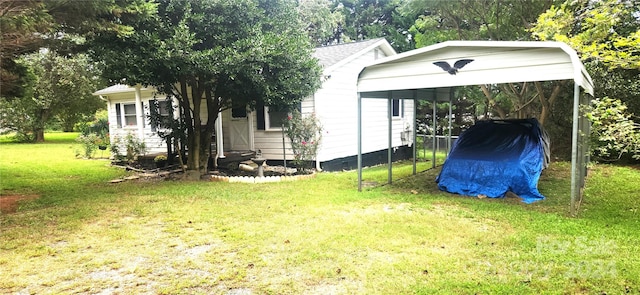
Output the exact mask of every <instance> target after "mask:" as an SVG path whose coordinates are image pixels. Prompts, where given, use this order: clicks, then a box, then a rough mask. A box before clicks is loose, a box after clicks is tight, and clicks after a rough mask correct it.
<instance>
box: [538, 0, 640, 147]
mask: <svg viewBox="0 0 640 295" xmlns="http://www.w3.org/2000/svg"><path fill="white" fill-rule="evenodd" d="M639 15H640V2H639V1H637V0H625V1H617V0H605V1H566V2H565V3H563V4H561V5H558V6H553V7H551V8H550V9H549V10H547V11H546V12H545V13H543V14H541V15H540V17H539V18H538V22H537V24H536V25H535V26H534V27H533V28H532V29H531V31H532V34H533V36H535V37H536V38H538V39H540V40H555V41H561V42H565V43H567V44H569V45H570V46H571V47H572V48H573V49H574V50H576V51H577V52H578V53H579V56H580V57H581V59H582V61H583V62H584V63H585V66H586V67H587V69H588V70H589V72H590V73H591V75H592V77H593V80H594V90H595V94H596V105H595V107H594V108H593V109H592V110H591V113H588V114H587V115H588V116H589V117H590V119H591V121H592V124H593V125H594V127H595V128H593V129H592V131H593V132H594V134H592V137H593V138H603V136H602V134H605V135H606V136H604V138H606V139H605V140H603V141H602V142H606V144H605V145H604V146H605V147H615V148H613V149H611V150H610V152H604V150H596V154H595V155H596V156H601V157H602V156H604V157H607V156H609V154H607V153H617V152H620V151H622V152H629V153H637V152H638V150H637V149H633V148H620V146H626V145H627V143H628V140H630V139H633V138H638V135H637V134H638V132H639V131H638V128H626V127H629V126H633V124H631V123H632V121H627V119H629V120H635V121H636V123H638V122H640V118H639V117H637V116H634V115H633V113H636V114H637V113H639V112H640V103H639V102H638V100H637V98H638V97H639V96H640V80H639V79H638V76H639V75H640V17H638V16H639ZM618 102H620V105H618ZM627 104H628V105H629V106H630V107H629V109H627V107H626V105H627ZM603 106H606V107H609V108H611V112H613V111H615V112H618V114H619V115H618V117H617V118H620V120H622V121H620V122H615V121H613V120H610V119H608V118H611V117H614V116H612V115H611V113H610V112H604V111H602V108H603ZM605 117H606V118H605ZM623 121H624V122H626V123H624V124H623V123H621V122H623ZM613 131H615V132H617V134H623V135H622V136H614V135H612V134H613V133H611V132H613ZM624 132H627V133H624ZM629 134H631V135H629ZM633 134H635V135H633ZM602 142H600V143H598V142H595V143H594V146H596V147H598V148H602V145H601V143H602ZM614 158H615V157H614Z"/></svg>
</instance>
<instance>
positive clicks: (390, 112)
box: [387, 91, 393, 184]
mask: <svg viewBox="0 0 640 295" xmlns="http://www.w3.org/2000/svg"><path fill="white" fill-rule="evenodd" d="M392 102H393V95H392V94H391V91H389V92H387V116H388V123H387V124H388V127H389V131H388V134H387V136H388V141H389V148H388V149H387V169H388V171H387V183H388V184H391V178H392V176H391V170H392V167H391V155H392V154H391V152H392V149H393V136H392V133H393V124H392V123H393V122H392V121H393V120H391V119H392V118H393V110H392V106H391V105H392Z"/></svg>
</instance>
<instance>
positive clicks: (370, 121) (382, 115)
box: [315, 51, 413, 161]
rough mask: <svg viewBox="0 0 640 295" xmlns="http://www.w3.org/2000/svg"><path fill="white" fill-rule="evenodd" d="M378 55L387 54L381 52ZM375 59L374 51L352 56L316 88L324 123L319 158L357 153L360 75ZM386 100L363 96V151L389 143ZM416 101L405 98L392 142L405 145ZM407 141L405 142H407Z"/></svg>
mask: <svg viewBox="0 0 640 295" xmlns="http://www.w3.org/2000/svg"><path fill="white" fill-rule="evenodd" d="M378 55H379V56H378V58H382V57H384V56H382V55H383V53H382V52H381V51H379V52H378ZM374 59H375V53H374V52H373V51H371V52H369V53H367V54H365V55H363V56H361V57H359V58H357V59H355V60H353V61H352V62H350V63H349V64H347V65H345V66H343V67H341V68H340V69H337V70H336V71H334V72H332V73H331V78H329V80H327V81H326V82H325V83H324V84H323V87H322V89H320V90H319V91H318V92H316V95H315V103H316V114H317V115H318V117H319V118H320V121H321V122H322V124H323V127H324V134H323V139H322V143H321V147H320V148H321V150H320V152H319V155H318V160H320V161H329V160H333V159H336V158H342V157H348V156H353V155H356V154H357V152H358V150H357V145H358V138H357V125H358V120H357V116H358V113H357V112H358V102H357V79H358V74H359V73H360V71H361V70H362V69H363V68H364V66H365V65H367V64H369V63H371V62H372V61H374ZM387 118H388V116H387V100H384V99H363V101H362V125H363V135H362V138H363V147H362V152H363V153H368V152H373V151H378V150H382V149H386V148H387V147H388V120H387ZM412 122H413V102H412V101H409V100H405V107H404V116H401V117H400V118H394V119H393V120H392V126H393V131H392V142H393V146H401V145H403V143H402V141H401V135H400V132H401V131H403V130H404V129H405V127H406V126H409V127H410V128H413V124H412ZM405 144H406V142H405Z"/></svg>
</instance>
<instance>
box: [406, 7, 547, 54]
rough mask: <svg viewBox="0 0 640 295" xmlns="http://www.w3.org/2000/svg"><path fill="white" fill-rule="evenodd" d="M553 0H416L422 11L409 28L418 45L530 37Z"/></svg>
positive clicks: (414, 9) (416, 8)
mask: <svg viewBox="0 0 640 295" xmlns="http://www.w3.org/2000/svg"><path fill="white" fill-rule="evenodd" d="M552 3H553V1H552V0H545V1H541V0H459V1H439V0H413V1H410V2H409V3H408V4H407V5H406V7H405V11H413V12H415V13H419V15H420V16H419V17H418V18H417V19H416V20H415V23H414V24H413V26H411V28H410V32H411V34H412V35H413V37H414V39H415V42H416V46H417V47H424V46H428V45H431V44H435V43H438V42H443V41H447V40H510V41H514V40H530V35H529V32H528V31H527V29H528V28H530V27H531V26H532V25H533V24H535V21H536V19H537V17H538V15H539V14H540V13H542V12H544V11H545V10H546V9H547V8H549V7H550V6H551V4H552Z"/></svg>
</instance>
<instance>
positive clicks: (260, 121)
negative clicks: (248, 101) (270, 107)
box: [256, 102, 265, 130]
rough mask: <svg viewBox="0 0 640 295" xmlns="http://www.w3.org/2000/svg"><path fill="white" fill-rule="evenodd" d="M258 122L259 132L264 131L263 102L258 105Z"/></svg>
mask: <svg viewBox="0 0 640 295" xmlns="http://www.w3.org/2000/svg"><path fill="white" fill-rule="evenodd" d="M256 121H258V122H257V123H258V130H264V129H265V128H264V127H265V126H264V125H265V124H264V103H262V102H258V103H257V105H256Z"/></svg>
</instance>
